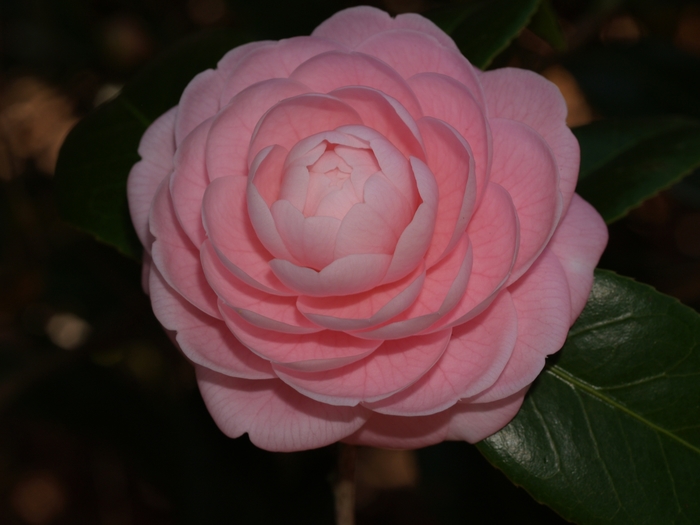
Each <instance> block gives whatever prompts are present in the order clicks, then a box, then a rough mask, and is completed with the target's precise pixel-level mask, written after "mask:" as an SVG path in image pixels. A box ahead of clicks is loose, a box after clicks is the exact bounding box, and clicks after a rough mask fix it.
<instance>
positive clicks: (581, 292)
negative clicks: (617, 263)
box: [549, 195, 608, 324]
mask: <svg viewBox="0 0 700 525" xmlns="http://www.w3.org/2000/svg"><path fill="white" fill-rule="evenodd" d="M607 242H608V229H607V228H606V227H605V223H604V222H603V219H602V218H601V216H600V215H599V214H598V212H597V211H595V209H594V208H593V206H591V205H590V204H588V203H587V202H586V201H584V200H583V199H582V198H581V197H579V196H578V195H574V197H573V199H572V201H571V206H570V207H569V210H568V211H567V213H566V215H564V218H563V219H562V221H561V223H560V224H559V227H558V228H557V231H556V232H555V233H554V236H553V237H552V240H551V242H550V243H549V247H550V249H551V250H552V251H553V252H554V254H555V255H556V256H557V257H558V258H559V261H560V262H561V264H562V266H563V267H564V272H565V273H566V278H567V280H568V281H569V287H570V290H571V324H573V323H574V321H575V320H576V318H577V317H578V316H579V315H581V311H582V310H583V307H584V306H585V305H586V301H587V300H588V295H589V294H590V293H591V287H592V286H593V269H594V268H595V266H596V265H597V264H598V260H599V259H600V256H601V254H602V253H603V250H604V249H605V245H606V244H607Z"/></svg>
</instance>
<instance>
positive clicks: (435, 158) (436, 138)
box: [418, 117, 476, 268]
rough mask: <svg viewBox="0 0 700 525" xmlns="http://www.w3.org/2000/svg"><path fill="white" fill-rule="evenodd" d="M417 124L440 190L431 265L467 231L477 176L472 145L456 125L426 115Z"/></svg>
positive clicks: (429, 255) (430, 249)
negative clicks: (457, 129) (461, 134)
mask: <svg viewBox="0 0 700 525" xmlns="http://www.w3.org/2000/svg"><path fill="white" fill-rule="evenodd" d="M418 124H419V127H420V129H421V133H422V134H423V135H424V136H425V146H426V153H427V158H428V166H429V167H430V171H431V172H432V173H433V174H434V175H435V181H436V183H437V187H438V193H439V197H438V207H437V215H436V218H435V231H434V233H433V236H432V239H431V241H430V246H429V247H428V251H427V253H426V254H425V264H426V266H427V267H428V268H430V267H431V266H432V265H433V264H435V263H436V262H438V261H439V260H440V259H442V258H443V257H444V256H445V255H446V254H447V253H448V252H450V251H451V250H452V249H453V248H454V246H455V244H457V242H458V241H459V239H460V238H461V237H462V235H463V234H464V231H465V229H466V227H467V224H468V223H469V219H470V218H471V216H472V212H473V211H474V205H475V200H476V178H475V176H474V160H473V156H472V153H471V150H470V149H469V145H468V144H467V143H466V142H465V141H464V139H463V138H462V137H461V136H460V135H459V134H458V133H457V132H456V131H455V130H454V128H451V127H450V126H449V125H447V124H445V123H444V122H442V121H440V120H437V119H434V118H432V117H423V118H422V119H420V120H419V121H418Z"/></svg>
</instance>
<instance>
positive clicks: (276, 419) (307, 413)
mask: <svg viewBox="0 0 700 525" xmlns="http://www.w3.org/2000/svg"><path fill="white" fill-rule="evenodd" d="M196 370H197V382H198V383H199V390H200V392H201V393H202V398H203V399H204V403H205V404H206V406H207V409H208V410H209V413H210V414H211V415H212V417H213V418H214V421H215V422H216V424H217V425H218V427H219V428H220V429H221V431H222V432H223V433H224V434H226V435H227V436H229V437H234V438H235V437H239V436H241V435H243V434H244V433H248V435H249V437H250V440H251V442H253V444H254V445H256V446H258V447H260V448H263V449H265V450H270V451H277V452H291V451H294V450H307V449H310V448H317V447H322V446H325V445H330V444H331V443H335V442H336V441H338V440H341V439H343V438H345V437H346V436H348V435H349V434H352V433H353V432H355V431H356V430H357V429H358V428H360V427H361V426H362V425H363V424H364V422H365V421H366V420H367V417H368V415H369V412H368V411H367V410H365V409H363V408H362V407H334V406H331V405H327V404H325V403H318V402H317V401H313V400H311V399H309V398H308V397H305V396H303V395H301V394H299V393H297V392H295V391H294V390H293V389H292V388H290V387H288V386H287V385H285V384H284V383H283V382H282V381H280V380H278V379H270V380H267V381H264V380H263V381H249V380H245V379H235V378H232V377H226V376H223V375H221V374H217V373H216V372H213V371H211V370H208V369H206V368H203V367H197V369H196Z"/></svg>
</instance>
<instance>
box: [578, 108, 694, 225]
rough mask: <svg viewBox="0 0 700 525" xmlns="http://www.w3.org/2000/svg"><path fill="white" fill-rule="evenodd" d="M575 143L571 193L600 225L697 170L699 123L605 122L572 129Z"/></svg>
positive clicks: (674, 120) (655, 119) (676, 119)
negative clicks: (577, 161) (577, 152)
mask: <svg viewBox="0 0 700 525" xmlns="http://www.w3.org/2000/svg"><path fill="white" fill-rule="evenodd" d="M574 134H575V135H576V138H578V140H579V143H580V144H581V173H580V176H579V181H578V186H577V188H576V191H577V192H578V193H579V194H580V195H581V196H582V197H583V198H584V199H586V200H587V201H588V202H590V203H591V204H592V205H593V206H595V208H596V209H597V210H598V211H599V212H600V214H601V215H602V216H603V218H604V219H605V221H606V222H608V223H611V222H613V221H615V220H617V219H619V218H621V217H623V216H624V215H625V214H627V212H629V211H630V210H631V209H632V208H635V207H636V206H639V205H640V204H641V203H642V202H643V201H645V200H646V199H648V198H649V197H651V196H653V195H655V194H656V193H658V192H659V191H661V190H662V189H664V188H667V187H669V186H671V185H672V184H673V183H675V182H677V181H678V180H680V179H681V178H682V177H684V176H685V175H688V174H689V173H691V172H692V171H693V170H694V169H696V168H698V167H700V121H697V120H694V119H689V118H682V117H649V118H645V119H608V120H602V121H599V122H594V123H593V124H589V125H587V126H582V127H580V128H576V129H574Z"/></svg>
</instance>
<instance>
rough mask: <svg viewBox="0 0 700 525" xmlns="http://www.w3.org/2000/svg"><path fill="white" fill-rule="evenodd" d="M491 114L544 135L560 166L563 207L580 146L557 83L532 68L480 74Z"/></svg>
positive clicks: (572, 184)
mask: <svg viewBox="0 0 700 525" xmlns="http://www.w3.org/2000/svg"><path fill="white" fill-rule="evenodd" d="M480 79H481V84H482V85H483V87H484V94H485V96H486V105H487V107H488V111H489V116H490V117H498V118H506V119H511V120H517V121H518V122H522V123H523V124H527V125H528V126H530V127H531V128H533V129H534V130H535V131H537V132H538V133H539V134H540V135H542V136H543V137H544V139H545V140H546V141H547V144H549V147H550V148H552V151H553V152H554V156H555V158H556V159H557V165H558V166H559V174H560V177H561V181H560V186H559V187H560V189H561V192H562V195H563V197H564V210H566V209H567V208H568V207H569V203H570V201H571V197H572V195H573V193H574V188H575V187H576V180H577V179H578V166H579V155H580V153H579V146H578V141H577V140H576V137H574V135H573V133H571V130H570V129H569V128H567V127H566V103H565V102H564V98H563V97H562V96H561V93H560V92H559V89H558V88H557V86H556V85H554V84H552V83H551V82H550V81H548V80H547V79H545V78H543V77H541V76H540V75H538V74H536V73H533V72H532V71H526V70H524V69H514V68H503V69H496V70H494V71H487V72H485V73H483V74H482V75H481V77H480Z"/></svg>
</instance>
